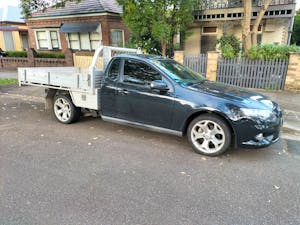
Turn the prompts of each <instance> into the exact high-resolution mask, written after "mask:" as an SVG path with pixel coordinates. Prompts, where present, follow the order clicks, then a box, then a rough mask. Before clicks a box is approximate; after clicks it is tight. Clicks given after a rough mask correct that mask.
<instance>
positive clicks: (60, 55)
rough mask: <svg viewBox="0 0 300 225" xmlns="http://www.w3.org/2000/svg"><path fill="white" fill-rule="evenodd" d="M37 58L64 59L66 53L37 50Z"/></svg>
mask: <svg viewBox="0 0 300 225" xmlns="http://www.w3.org/2000/svg"><path fill="white" fill-rule="evenodd" d="M35 57H36V58H55V59H64V58H65V54H64V53H60V52H37V53H36V56H35Z"/></svg>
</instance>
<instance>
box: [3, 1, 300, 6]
mask: <svg viewBox="0 0 300 225" xmlns="http://www.w3.org/2000/svg"><path fill="white" fill-rule="evenodd" d="M299 1H300V0H299ZM19 4H20V0H9V1H8V0H0V8H2V7H4V6H7V5H12V6H18V5H19Z"/></svg>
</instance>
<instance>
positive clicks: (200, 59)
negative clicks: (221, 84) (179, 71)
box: [184, 54, 207, 76]
mask: <svg viewBox="0 0 300 225" xmlns="http://www.w3.org/2000/svg"><path fill="white" fill-rule="evenodd" d="M184 65H186V66H187V67H189V68H190V69H192V70H194V71H196V72H198V73H201V74H202V75H203V76H205V75H206V67H207V54H199V55H185V56H184Z"/></svg>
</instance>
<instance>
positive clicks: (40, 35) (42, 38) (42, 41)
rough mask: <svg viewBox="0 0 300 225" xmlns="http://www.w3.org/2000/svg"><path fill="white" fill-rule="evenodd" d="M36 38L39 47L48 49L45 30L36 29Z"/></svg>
mask: <svg viewBox="0 0 300 225" xmlns="http://www.w3.org/2000/svg"><path fill="white" fill-rule="evenodd" d="M36 39H37V42H38V48H39V49H48V38H47V33H46V31H37V32H36Z"/></svg>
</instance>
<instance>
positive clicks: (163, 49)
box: [160, 40, 167, 56]
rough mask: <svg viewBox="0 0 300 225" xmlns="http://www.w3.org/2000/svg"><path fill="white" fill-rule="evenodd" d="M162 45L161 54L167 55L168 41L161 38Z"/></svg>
mask: <svg viewBox="0 0 300 225" xmlns="http://www.w3.org/2000/svg"><path fill="white" fill-rule="evenodd" d="M160 45H161V54H162V55H163V56H166V50H167V42H166V41H165V40H161V42H160Z"/></svg>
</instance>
